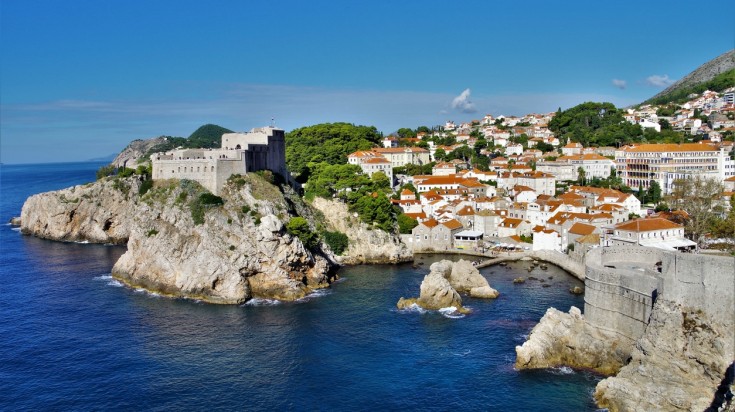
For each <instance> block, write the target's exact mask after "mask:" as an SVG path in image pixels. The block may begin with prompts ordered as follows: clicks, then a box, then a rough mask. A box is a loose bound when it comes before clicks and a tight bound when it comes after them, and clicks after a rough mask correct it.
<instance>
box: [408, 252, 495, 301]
mask: <svg viewBox="0 0 735 412" xmlns="http://www.w3.org/2000/svg"><path fill="white" fill-rule="evenodd" d="M458 291H463V292H466V293H469V295H470V296H472V297H476V298H484V299H493V298H496V297H498V295H499V293H498V291H497V290H495V289H493V288H491V287H490V285H489V284H488V283H487V280H486V279H485V278H484V277H483V276H482V275H481V274H480V272H479V271H478V270H477V268H476V267H474V266H473V265H472V264H471V263H470V262H467V261H465V260H460V261H459V262H454V263H453V262H452V261H450V260H442V261H439V262H434V263H432V264H431V266H430V267H429V274H428V275H426V276H425V277H424V280H423V281H422V282H421V290H420V295H419V297H418V299H404V298H401V299H400V300H399V301H398V303H397V305H396V306H398V308H399V309H403V308H406V307H408V306H410V305H412V304H413V303H416V304H417V305H419V306H420V307H422V308H424V309H430V310H436V309H441V308H447V307H450V306H454V307H455V308H457V309H458V310H460V311H464V310H465V309H464V308H463V307H462V297H461V296H460V294H459V292H458Z"/></svg>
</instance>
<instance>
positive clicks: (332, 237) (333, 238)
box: [323, 231, 349, 255]
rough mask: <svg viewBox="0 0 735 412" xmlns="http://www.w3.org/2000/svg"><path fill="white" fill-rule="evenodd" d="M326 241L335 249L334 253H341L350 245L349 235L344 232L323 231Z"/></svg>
mask: <svg viewBox="0 0 735 412" xmlns="http://www.w3.org/2000/svg"><path fill="white" fill-rule="evenodd" d="M323 236H324V242H325V243H326V244H327V245H329V247H330V248H331V249H332V251H334V253H336V254H338V255H341V254H342V253H343V252H344V251H345V250H346V249H347V246H348V245H349V239H348V238H347V235H345V234H344V233H342V232H328V231H325V232H324V233H323Z"/></svg>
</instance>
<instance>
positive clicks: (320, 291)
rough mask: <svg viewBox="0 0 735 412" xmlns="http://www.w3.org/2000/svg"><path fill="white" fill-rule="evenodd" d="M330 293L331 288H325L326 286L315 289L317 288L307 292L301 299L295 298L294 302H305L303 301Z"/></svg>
mask: <svg viewBox="0 0 735 412" xmlns="http://www.w3.org/2000/svg"><path fill="white" fill-rule="evenodd" d="M331 293H332V290H331V289H327V288H324V289H317V290H315V291H313V292H311V293H309V294H308V295H306V296H304V297H303V298H301V299H296V300H295V301H294V302H295V303H305V302H309V301H310V300H312V299H316V298H321V297H323V296H327V295H329V294H331Z"/></svg>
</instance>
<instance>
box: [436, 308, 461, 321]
mask: <svg viewBox="0 0 735 412" xmlns="http://www.w3.org/2000/svg"><path fill="white" fill-rule="evenodd" d="M439 313H441V314H442V316H444V317H445V318H449V319H462V318H463V317H465V315H464V314H463V313H460V312H459V310H457V308H456V307H454V306H450V307H448V308H441V309H439Z"/></svg>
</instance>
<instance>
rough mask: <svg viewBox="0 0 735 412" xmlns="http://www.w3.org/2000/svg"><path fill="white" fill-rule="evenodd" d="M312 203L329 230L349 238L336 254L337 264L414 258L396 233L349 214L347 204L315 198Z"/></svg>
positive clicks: (401, 260)
mask: <svg viewBox="0 0 735 412" xmlns="http://www.w3.org/2000/svg"><path fill="white" fill-rule="evenodd" d="M311 205H312V206H313V207H314V208H315V209H317V210H319V211H320V212H321V213H322V214H323V215H324V218H325V221H326V222H325V223H326V225H327V226H328V227H329V229H330V230H333V231H339V232H342V233H344V234H346V235H347V238H348V239H349V245H348V247H347V250H345V251H344V253H342V255H341V256H337V257H336V259H337V260H338V262H339V263H341V264H346V265H356V264H362V263H397V262H407V261H410V260H411V259H413V253H412V252H411V250H410V249H409V248H408V246H406V244H405V243H403V242H402V241H401V239H400V237H399V236H397V235H394V234H391V233H387V232H384V231H382V230H379V229H373V228H371V227H370V226H368V225H367V224H365V223H364V222H362V221H361V220H360V218H359V217H357V216H355V215H354V214H353V213H350V212H349V210H348V209H347V205H346V204H344V203H342V202H339V201H337V200H327V199H323V198H320V197H317V198H315V199H314V201H313V202H312V203H311Z"/></svg>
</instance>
